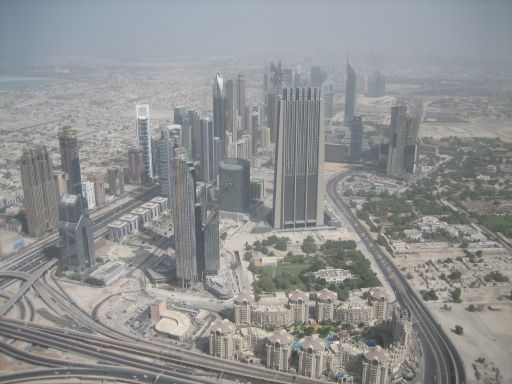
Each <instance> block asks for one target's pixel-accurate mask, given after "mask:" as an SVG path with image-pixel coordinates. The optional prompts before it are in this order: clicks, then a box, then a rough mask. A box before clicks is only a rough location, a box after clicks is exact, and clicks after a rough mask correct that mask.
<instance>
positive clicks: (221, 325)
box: [209, 319, 236, 360]
mask: <svg viewBox="0 0 512 384" xmlns="http://www.w3.org/2000/svg"><path fill="white" fill-rule="evenodd" d="M235 329H236V328H235V324H233V323H232V322H230V321H229V320H228V319H224V320H220V319H218V320H215V322H213V324H212V325H211V327H210V343H209V350H210V355H211V356H215V357H219V358H221V359H226V360H231V359H232V358H233V357H234V346H233V336H234V334H235Z"/></svg>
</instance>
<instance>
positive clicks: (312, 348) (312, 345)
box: [299, 335, 327, 379]
mask: <svg viewBox="0 0 512 384" xmlns="http://www.w3.org/2000/svg"><path fill="white" fill-rule="evenodd" d="M326 355H327V354H326V352H325V342H324V340H323V339H321V338H319V337H318V335H313V336H306V337H305V338H304V340H303V341H302V343H301V349H300V351H299V373H300V374H302V375H304V376H307V377H311V378H313V379H320V378H321V377H322V374H323V371H324V366H325V363H326V361H325V360H326V357H327V356H326Z"/></svg>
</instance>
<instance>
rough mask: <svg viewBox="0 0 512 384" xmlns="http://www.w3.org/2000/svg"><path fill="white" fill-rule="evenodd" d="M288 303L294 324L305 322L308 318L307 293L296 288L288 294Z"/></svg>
mask: <svg viewBox="0 0 512 384" xmlns="http://www.w3.org/2000/svg"><path fill="white" fill-rule="evenodd" d="M288 305H289V306H290V309H291V311H292V322H293V323H294V324H303V323H307V322H308V320H309V294H308V293H307V292H304V291H301V290H300V289H296V290H294V291H292V292H290V293H289V294H288Z"/></svg>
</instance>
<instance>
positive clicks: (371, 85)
mask: <svg viewBox="0 0 512 384" xmlns="http://www.w3.org/2000/svg"><path fill="white" fill-rule="evenodd" d="M385 95H386V76H384V75H382V74H381V73H380V72H378V71H377V72H373V73H372V74H371V75H370V78H369V79H368V92H367V96H368V97H382V96H385Z"/></svg>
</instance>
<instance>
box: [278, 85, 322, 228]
mask: <svg viewBox="0 0 512 384" xmlns="http://www.w3.org/2000/svg"><path fill="white" fill-rule="evenodd" d="M323 116H324V113H323V105H322V101H321V99H320V91H319V89H318V88H295V89H293V88H285V89H284V90H283V98H282V99H281V100H280V101H279V124H278V135H277V145H276V163H275V172H274V228H305V227H314V226H318V225H322V224H323V219H324V208H323V202H324V174H323V165H324V117H323Z"/></svg>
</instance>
